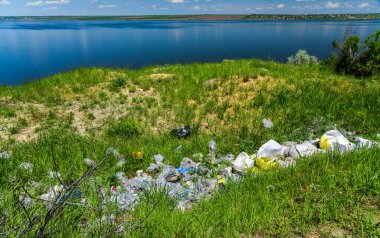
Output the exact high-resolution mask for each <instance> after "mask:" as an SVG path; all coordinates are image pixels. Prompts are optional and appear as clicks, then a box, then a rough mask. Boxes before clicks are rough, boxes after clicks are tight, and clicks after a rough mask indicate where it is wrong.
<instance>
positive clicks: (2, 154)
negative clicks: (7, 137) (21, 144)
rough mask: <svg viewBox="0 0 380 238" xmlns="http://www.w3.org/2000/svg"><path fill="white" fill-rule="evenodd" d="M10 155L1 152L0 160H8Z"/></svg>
mask: <svg viewBox="0 0 380 238" xmlns="http://www.w3.org/2000/svg"><path fill="white" fill-rule="evenodd" d="M10 158H11V154H10V153H9V152H8V151H3V152H1V153H0V159H10Z"/></svg>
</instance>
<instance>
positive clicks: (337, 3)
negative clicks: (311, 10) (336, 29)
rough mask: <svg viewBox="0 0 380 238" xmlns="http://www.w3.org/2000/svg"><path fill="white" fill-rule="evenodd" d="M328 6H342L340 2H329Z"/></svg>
mask: <svg viewBox="0 0 380 238" xmlns="http://www.w3.org/2000/svg"><path fill="white" fill-rule="evenodd" d="M325 7H326V8H338V7H340V2H335V3H334V2H327V4H326V6H325Z"/></svg>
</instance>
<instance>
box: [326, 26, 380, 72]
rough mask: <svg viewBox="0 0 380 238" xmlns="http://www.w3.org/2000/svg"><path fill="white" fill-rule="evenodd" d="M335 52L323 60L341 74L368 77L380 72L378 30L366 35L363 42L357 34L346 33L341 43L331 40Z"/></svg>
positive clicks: (379, 34)
mask: <svg viewBox="0 0 380 238" xmlns="http://www.w3.org/2000/svg"><path fill="white" fill-rule="evenodd" d="M332 45H333V47H334V48H335V49H336V50H337V54H336V55H334V56H332V57H330V58H328V59H327V60H325V62H324V64H325V65H329V66H331V67H333V68H334V69H335V71H336V72H338V73H341V74H348V75H355V76H357V77H368V76H371V75H374V74H378V73H379V72H380V30H378V31H376V32H375V33H373V34H371V35H370V36H368V38H367V39H366V40H364V42H363V43H361V39H360V37H359V36H355V35H348V36H346V37H345V40H344V41H343V43H341V44H339V43H338V42H337V41H333V43H332Z"/></svg>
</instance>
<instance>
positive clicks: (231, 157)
mask: <svg viewBox="0 0 380 238" xmlns="http://www.w3.org/2000/svg"><path fill="white" fill-rule="evenodd" d="M234 158H235V156H234V155H233V154H228V155H226V156H223V157H221V158H219V159H217V160H215V162H214V164H221V163H223V162H226V163H231V162H232V161H233V160H234ZM251 159H252V158H251Z"/></svg>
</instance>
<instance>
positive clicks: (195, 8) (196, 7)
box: [193, 6, 201, 11]
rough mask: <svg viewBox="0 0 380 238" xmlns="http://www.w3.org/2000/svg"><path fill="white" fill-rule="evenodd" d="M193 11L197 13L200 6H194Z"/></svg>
mask: <svg viewBox="0 0 380 238" xmlns="http://www.w3.org/2000/svg"><path fill="white" fill-rule="evenodd" d="M193 10H197V11H198V10H201V7H200V6H194V7H193Z"/></svg>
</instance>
